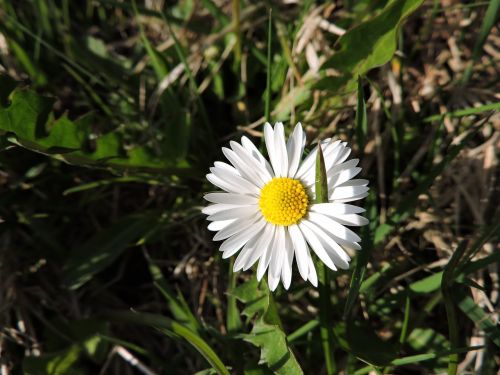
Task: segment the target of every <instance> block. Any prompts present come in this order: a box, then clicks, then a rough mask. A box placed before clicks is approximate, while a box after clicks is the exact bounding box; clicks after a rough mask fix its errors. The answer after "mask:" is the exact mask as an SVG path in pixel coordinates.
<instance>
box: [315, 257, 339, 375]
mask: <svg viewBox="0 0 500 375" xmlns="http://www.w3.org/2000/svg"><path fill="white" fill-rule="evenodd" d="M319 273H320V275H321V278H322V279H323V282H321V283H320V285H319V304H320V305H319V320H320V323H321V329H320V333H321V343H322V346H323V354H324V356H325V364H326V373H327V374H328V375H332V374H335V373H336V369H335V361H334V358H333V332H332V328H331V324H330V319H329V315H330V313H331V311H332V301H331V299H330V295H331V289H330V277H329V274H328V269H327V268H326V267H325V265H324V264H323V263H320V267H319Z"/></svg>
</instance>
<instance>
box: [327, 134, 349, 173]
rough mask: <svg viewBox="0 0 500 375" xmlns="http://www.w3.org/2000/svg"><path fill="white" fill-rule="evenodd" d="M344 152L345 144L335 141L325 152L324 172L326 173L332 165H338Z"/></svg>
mask: <svg viewBox="0 0 500 375" xmlns="http://www.w3.org/2000/svg"><path fill="white" fill-rule="evenodd" d="M344 152H345V144H344V143H342V142H340V141H336V142H333V146H332V147H330V148H329V149H327V150H326V151H325V155H324V157H325V170H326V171H327V172H328V171H329V170H330V169H331V168H332V167H333V166H334V165H336V164H340V162H339V159H340V157H341V156H342V155H343V154H344Z"/></svg>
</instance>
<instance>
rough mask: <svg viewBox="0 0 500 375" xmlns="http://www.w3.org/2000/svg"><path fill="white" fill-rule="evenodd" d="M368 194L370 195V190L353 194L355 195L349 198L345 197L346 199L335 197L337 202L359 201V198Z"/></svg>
mask: <svg viewBox="0 0 500 375" xmlns="http://www.w3.org/2000/svg"><path fill="white" fill-rule="evenodd" d="M367 196H368V192H366V193H363V194H359V195H355V196H353V197H349V198H344V199H335V202H338V203H347V202H353V201H357V200H360V199H363V198H366V197H367Z"/></svg>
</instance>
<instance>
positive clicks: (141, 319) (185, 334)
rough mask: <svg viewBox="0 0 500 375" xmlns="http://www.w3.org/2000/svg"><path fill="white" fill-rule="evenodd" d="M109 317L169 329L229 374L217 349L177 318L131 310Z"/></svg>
mask: <svg viewBox="0 0 500 375" xmlns="http://www.w3.org/2000/svg"><path fill="white" fill-rule="evenodd" d="M106 316H107V317H109V318H110V319H113V320H120V321H124V322H128V323H135V324H141V325H146V326H150V327H154V328H157V329H159V330H160V331H164V330H166V331H168V332H169V333H173V334H174V335H177V336H179V337H182V338H183V339H184V340H186V341H187V342H188V343H189V344H190V345H191V346H192V347H194V348H195V349H196V350H197V351H198V352H199V353H200V354H201V355H203V357H204V358H205V359H206V360H207V361H208V363H210V365H211V366H212V367H213V368H214V369H215V370H216V371H217V373H218V374H223V375H229V371H228V370H227V368H226V366H225V365H224V363H223V362H222V361H221V359H220V358H219V356H218V355H217V354H216V353H215V351H214V350H213V349H212V348H211V347H210V345H208V343H207V342H206V341H205V340H203V338H202V337H201V336H199V335H198V334H197V333H196V332H194V331H192V330H190V329H189V328H187V327H186V326H184V325H182V324H180V323H178V322H176V321H175V320H172V319H169V318H167V317H164V316H161V315H157V314H147V313H138V312H130V311H113V312H108V313H107V314H106Z"/></svg>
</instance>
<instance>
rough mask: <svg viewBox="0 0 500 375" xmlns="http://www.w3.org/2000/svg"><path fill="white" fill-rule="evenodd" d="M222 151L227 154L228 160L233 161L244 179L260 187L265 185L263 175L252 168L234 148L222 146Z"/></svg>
mask: <svg viewBox="0 0 500 375" xmlns="http://www.w3.org/2000/svg"><path fill="white" fill-rule="evenodd" d="M222 153H223V154H224V155H225V156H226V158H227V160H229V161H230V162H231V164H232V165H234V167H235V168H236V169H237V170H238V172H239V174H240V176H242V177H243V178H244V179H246V180H248V181H251V182H252V183H253V184H254V185H257V186H258V187H259V188H262V187H263V186H264V181H263V179H262V178H261V176H260V175H259V174H258V173H257V172H256V171H255V169H253V168H251V167H250V166H249V165H248V164H247V163H245V162H244V161H243V160H242V159H241V158H240V157H239V156H238V155H237V154H236V152H234V151H233V150H230V149H229V148H227V147H222Z"/></svg>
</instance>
